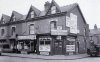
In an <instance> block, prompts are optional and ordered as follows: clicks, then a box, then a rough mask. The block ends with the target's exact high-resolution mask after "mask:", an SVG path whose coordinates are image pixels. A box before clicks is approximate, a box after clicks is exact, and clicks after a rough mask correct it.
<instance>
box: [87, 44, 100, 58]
mask: <svg viewBox="0 0 100 62" xmlns="http://www.w3.org/2000/svg"><path fill="white" fill-rule="evenodd" d="M99 52H100V44H94V45H92V46H90V48H89V49H87V53H88V54H89V55H90V56H99V55H100V53H99Z"/></svg>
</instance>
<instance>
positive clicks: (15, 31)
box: [11, 26, 16, 36]
mask: <svg viewBox="0 0 100 62" xmlns="http://www.w3.org/2000/svg"><path fill="white" fill-rule="evenodd" d="M12 28H15V33H16V26H12V27H11V35H12V36H13V35H14V33H13V31H12Z"/></svg>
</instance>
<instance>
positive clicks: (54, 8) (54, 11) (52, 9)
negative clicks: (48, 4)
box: [51, 6, 56, 14]
mask: <svg viewBox="0 0 100 62" xmlns="http://www.w3.org/2000/svg"><path fill="white" fill-rule="evenodd" d="M55 13H56V6H52V8H51V14H55Z"/></svg>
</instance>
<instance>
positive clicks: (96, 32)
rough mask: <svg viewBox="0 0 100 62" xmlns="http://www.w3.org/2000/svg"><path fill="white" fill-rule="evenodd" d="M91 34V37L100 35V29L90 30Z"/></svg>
mask: <svg viewBox="0 0 100 62" xmlns="http://www.w3.org/2000/svg"><path fill="white" fill-rule="evenodd" d="M89 34H90V36H93V35H98V34H100V28H98V29H90V33H89Z"/></svg>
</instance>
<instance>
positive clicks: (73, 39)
mask: <svg viewBox="0 0 100 62" xmlns="http://www.w3.org/2000/svg"><path fill="white" fill-rule="evenodd" d="M67 40H69V41H75V38H67Z"/></svg>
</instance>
